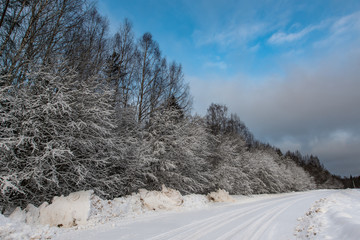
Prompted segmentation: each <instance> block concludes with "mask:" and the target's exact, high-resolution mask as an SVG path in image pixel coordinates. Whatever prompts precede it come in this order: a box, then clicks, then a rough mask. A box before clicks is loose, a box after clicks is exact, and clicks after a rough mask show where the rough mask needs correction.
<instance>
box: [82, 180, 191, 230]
mask: <svg viewBox="0 0 360 240" xmlns="http://www.w3.org/2000/svg"><path fill="white" fill-rule="evenodd" d="M183 202H184V198H183V196H182V195H181V194H180V192H179V191H177V190H174V189H171V188H167V187H165V186H164V185H163V186H162V190H161V191H148V190H145V189H140V190H139V193H133V194H132V195H129V196H125V197H121V198H114V199H113V200H103V199H101V198H99V197H98V196H96V195H93V196H92V197H91V212H90V217H89V224H96V223H105V222H107V221H109V220H111V219H112V218H115V217H129V216H135V215H139V214H144V213H146V212H149V211H159V210H166V211H170V210H174V209H179V208H180V207H183V206H182V204H183Z"/></svg>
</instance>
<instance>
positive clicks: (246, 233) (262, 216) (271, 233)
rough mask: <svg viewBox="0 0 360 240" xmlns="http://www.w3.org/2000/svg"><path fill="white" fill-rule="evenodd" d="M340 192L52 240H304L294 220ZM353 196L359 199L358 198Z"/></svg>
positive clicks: (258, 201) (135, 222) (147, 220)
mask: <svg viewBox="0 0 360 240" xmlns="http://www.w3.org/2000/svg"><path fill="white" fill-rule="evenodd" d="M341 191H346V190H340V191H337V190H318V191H309V192H300V193H287V194H277V195H260V196H256V197H251V198H248V197H246V198H244V197H238V201H237V202H236V203H226V204H224V203H221V204H214V205H212V206H210V207H207V208H203V209H200V210H189V211H185V212H170V213H160V214H156V215H150V216H143V217H136V218H134V219H126V220H124V219H123V220H119V221H114V222H109V223H106V224H104V225H101V226H98V227H96V228H93V229H84V230H77V231H69V232H67V233H63V234H61V235H58V236H57V237H58V239H79V240H82V239H83V240H91V239H131V240H136V239H139V240H140V239H141V240H144V239H149V240H170V239H172V240H176V239H177V240H186V239H189V240H190V239H191V240H195V239H206V240H209V239H218V240H225V239H247V240H249V239H279V240H281V239H296V238H304V237H306V234H303V235H301V234H300V235H298V236H295V235H294V233H295V228H296V227H297V226H298V225H299V220H298V219H299V218H300V220H301V221H300V223H301V222H306V221H305V220H306V219H305V218H306V216H307V215H305V214H306V213H307V212H308V211H309V209H310V208H311V207H312V206H314V204H315V202H316V201H319V200H320V199H326V198H328V197H330V196H332V195H336V194H338V195H339V194H340V195H341ZM357 194H358V195H357V196H359V192H357ZM320 207H321V206H320ZM320 207H319V209H320ZM316 212H320V210H316ZM303 216H305V218H304V217H303ZM306 224H308V225H309V224H311V221H307V223H306ZM306 224H305V225H306ZM305 227H307V226H305ZM315 234H316V233H314V235H315ZM311 237H312V236H310V237H309V238H311ZM306 238H307V237H306ZM315 239H317V238H315ZM320 239H321V238H320Z"/></svg>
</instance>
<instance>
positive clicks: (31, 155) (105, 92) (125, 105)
mask: <svg viewBox="0 0 360 240" xmlns="http://www.w3.org/2000/svg"><path fill="white" fill-rule="evenodd" d="M0 1H1V4H0V16H1V19H0V33H1V35H0V51H1V52H0V67H1V69H0V87H1V89H0V119H1V120H0V121H1V122H0V124H1V128H0V188H1V193H0V204H1V206H2V208H3V209H5V208H7V207H11V206H13V205H21V206H25V205H26V204H27V203H29V202H31V203H35V204H36V203H40V202H43V201H49V200H50V199H51V198H52V197H53V196H56V195H59V194H68V193H70V192H74V191H78V190H84V189H94V190H95V192H96V194H98V195H99V196H102V197H107V198H113V197H117V196H122V195H125V194H129V193H131V192H134V191H136V190H137V189H139V188H147V189H159V188H160V186H161V184H166V185H167V186H169V187H172V188H176V189H178V190H180V191H181V192H183V193H206V192H209V191H212V190H215V189H217V188H223V189H225V190H227V191H229V192H230V193H233V194H250V193H276V192H285V191H297V190H305V189H314V188H317V187H324V186H326V187H339V186H340V185H339V182H338V181H335V180H334V181H333V182H327V180H328V179H331V176H329V178H328V179H325V178H324V179H321V180H318V177H317V175H316V174H318V170H313V169H311V170H309V169H310V168H311V165H306V166H308V168H309V169H307V168H306V167H305V166H302V165H301V164H300V163H298V162H297V161H296V160H295V159H294V158H293V157H292V156H291V155H282V153H281V151H280V150H278V149H275V148H273V147H271V146H269V145H266V144H262V143H260V142H258V141H256V140H255V139H254V137H253V135H252V134H251V132H250V131H249V130H248V129H247V127H246V126H245V124H244V123H243V122H242V121H240V118H239V117H238V116H237V115H236V114H230V115H229V114H228V112H227V108H226V106H223V105H218V104H212V105H211V106H210V107H209V109H208V112H207V115H206V116H205V117H199V116H196V115H195V116H192V115H190V108H191V96H190V95H189V87H188V85H187V84H186V82H185V81H184V75H183V72H182V67H181V65H180V64H178V63H176V62H170V63H168V61H167V60H166V58H165V57H163V55H162V54H161V51H160V48H159V46H158V44H157V42H156V41H155V40H154V39H153V37H152V35H151V34H150V33H145V34H143V35H142V36H140V37H139V38H137V37H136V36H135V35H134V33H133V31H132V26H131V23H130V22H129V21H128V20H124V22H123V23H122V24H121V25H120V26H119V30H118V32H117V33H116V34H114V36H109V34H108V32H107V29H108V23H107V20H106V19H105V18H104V17H103V16H101V15H100V14H99V13H98V11H97V9H96V7H94V5H92V4H89V3H88V2H87V1H81V0H80V1H79V0H53V1H43V0H33V1H26V0H13V1H9V0H0ZM304 169H305V170H304ZM316 169H318V168H316ZM321 176H322V175H321ZM319 179H320V178H319ZM331 181H332V180H331ZM324 183H327V184H326V185H324Z"/></svg>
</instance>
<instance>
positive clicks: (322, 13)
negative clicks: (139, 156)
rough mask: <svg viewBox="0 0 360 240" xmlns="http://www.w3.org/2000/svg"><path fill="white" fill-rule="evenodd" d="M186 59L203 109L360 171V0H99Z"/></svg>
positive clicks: (112, 16)
mask: <svg viewBox="0 0 360 240" xmlns="http://www.w3.org/2000/svg"><path fill="white" fill-rule="evenodd" d="M97 6H98V8H99V10H100V12H101V13H102V14H103V15H105V16H107V17H108V19H109V22H110V24H111V27H110V29H111V32H115V31H116V29H117V26H118V25H119V24H120V23H121V22H122V20H123V19H124V18H128V19H130V20H131V21H132V23H133V26H134V31H135V34H136V36H137V37H140V36H141V35H142V34H143V33H145V32H151V33H152V35H153V38H154V39H155V40H156V41H157V42H158V43H159V45H160V48H161V50H162V53H163V55H164V56H166V57H167V58H168V60H170V61H171V60H175V61H177V62H180V63H181V64H182V65H183V67H184V73H185V77H186V80H187V81H188V82H189V83H190V88H191V92H192V95H193V96H194V112H197V113H199V114H205V113H206V109H207V107H208V106H209V105H210V103H212V102H216V103H222V104H226V105H227V106H228V107H229V109H230V111H232V112H236V113H237V114H238V115H239V116H240V118H241V119H242V120H243V121H244V122H245V123H246V125H247V126H248V127H249V128H250V130H251V131H252V132H253V133H254V134H255V136H256V137H257V138H259V139H261V140H263V141H267V142H269V143H271V144H273V145H276V146H279V147H280V148H281V149H282V150H287V149H291V150H296V149H299V150H300V151H301V152H302V153H304V154H307V153H308V154H317V155H318V156H319V157H320V159H321V160H322V162H324V164H325V166H326V167H327V168H328V169H329V170H330V171H332V172H334V173H336V174H341V175H348V174H353V175H360V157H359V156H360V150H359V149H358V146H360V111H359V107H358V105H359V103H360V77H359V76H360V69H359V67H358V66H360V45H359V44H360V41H359V40H360V1H358V0H317V1H308V0H302V1H295V0H293V1H286V0H263V1H235V0H223V1H214V0H208V1H206V0H200V1H197V0H181V1H170V0H168V1H165V0H148V1H145V0H132V1H125V0H124V1H123V0H99V1H98V3H97Z"/></svg>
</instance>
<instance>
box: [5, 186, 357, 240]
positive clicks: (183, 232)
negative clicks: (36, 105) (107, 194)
mask: <svg viewBox="0 0 360 240" xmlns="http://www.w3.org/2000/svg"><path fill="white" fill-rule="evenodd" d="M215 201H217V202H215ZM45 209H47V210H45ZM61 210H62V211H61ZM359 229H360V191H359V190H317V191H308V192H297V193H285V194H273V195H254V196H229V195H228V194H227V192H226V191H223V190H219V191H217V192H214V193H210V194H208V195H207V196H205V195H186V196H182V195H181V194H180V193H179V192H178V191H176V190H173V189H169V188H166V187H165V186H164V187H163V189H162V191H147V190H140V191H139V193H134V194H132V195H130V196H126V197H122V198H116V199H113V200H104V199H101V198H99V197H97V196H96V195H94V194H93V193H92V191H82V192H77V193H72V194H70V195H69V196H66V197H64V196H61V197H55V198H54V199H53V201H52V203H51V204H47V203H44V204H42V205H41V206H40V207H38V208H36V207H35V206H33V205H29V206H28V207H27V208H26V209H24V210H21V209H19V208H18V209H16V210H15V211H14V213H13V214H12V215H11V217H4V216H3V215H0V239H79V240H81V239H84V240H91V239H131V240H136V239H149V240H161V239H163V240H165V239H181V240H184V239H191V240H192V239H218V240H222V239H280V240H281V239H350V240H351V239H359V236H360V230H359Z"/></svg>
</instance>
